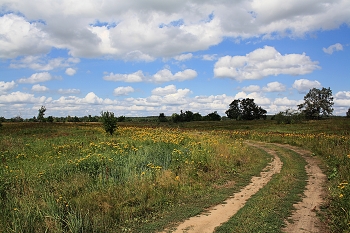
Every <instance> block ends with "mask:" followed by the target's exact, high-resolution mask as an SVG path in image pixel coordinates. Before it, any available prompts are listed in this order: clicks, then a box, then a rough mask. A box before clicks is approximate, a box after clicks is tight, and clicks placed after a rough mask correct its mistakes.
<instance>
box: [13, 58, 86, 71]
mask: <svg viewBox="0 0 350 233" xmlns="http://www.w3.org/2000/svg"><path fill="white" fill-rule="evenodd" d="M79 62H80V59H79V58H72V57H71V58H68V59H66V58H62V57H58V58H53V59H48V58H46V57H45V56H26V57H24V58H22V59H19V60H14V61H12V63H11V64H10V68H14V69H20V68H30V69H33V70H41V71H49V70H53V69H56V68H63V67H68V66H71V65H74V64H77V63H79ZM69 69H71V68H69Z"/></svg>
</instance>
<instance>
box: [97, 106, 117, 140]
mask: <svg viewBox="0 0 350 233" xmlns="http://www.w3.org/2000/svg"><path fill="white" fill-rule="evenodd" d="M101 120H102V124H103V128H104V129H105V131H106V133H109V134H110V135H113V133H114V131H115V130H116V129H117V121H118V119H117V118H116V117H115V116H114V113H113V112H108V111H107V112H103V111H102V112H101Z"/></svg>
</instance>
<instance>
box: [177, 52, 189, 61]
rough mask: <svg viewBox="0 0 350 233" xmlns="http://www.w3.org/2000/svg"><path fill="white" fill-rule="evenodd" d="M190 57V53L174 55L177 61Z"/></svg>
mask: <svg viewBox="0 0 350 233" xmlns="http://www.w3.org/2000/svg"><path fill="white" fill-rule="evenodd" d="M192 57H193V54H192V53H186V54H181V55H178V56H175V57H174V59H175V60H177V61H185V60H189V59H191V58H192Z"/></svg>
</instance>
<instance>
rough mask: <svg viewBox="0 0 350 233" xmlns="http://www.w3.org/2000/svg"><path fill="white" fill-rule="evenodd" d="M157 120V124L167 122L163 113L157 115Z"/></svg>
mask: <svg viewBox="0 0 350 233" xmlns="http://www.w3.org/2000/svg"><path fill="white" fill-rule="evenodd" d="M158 120H159V122H167V121H168V120H167V118H166V116H165V114H164V113H159V116H158Z"/></svg>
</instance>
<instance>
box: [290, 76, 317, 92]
mask: <svg viewBox="0 0 350 233" xmlns="http://www.w3.org/2000/svg"><path fill="white" fill-rule="evenodd" d="M293 88H295V89H297V90H298V92H299V93H307V92H308V91H309V90H310V89H312V88H321V83H320V82H319V81H317V80H315V81H310V80H308V79H298V80H295V81H294V83H293Z"/></svg>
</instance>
